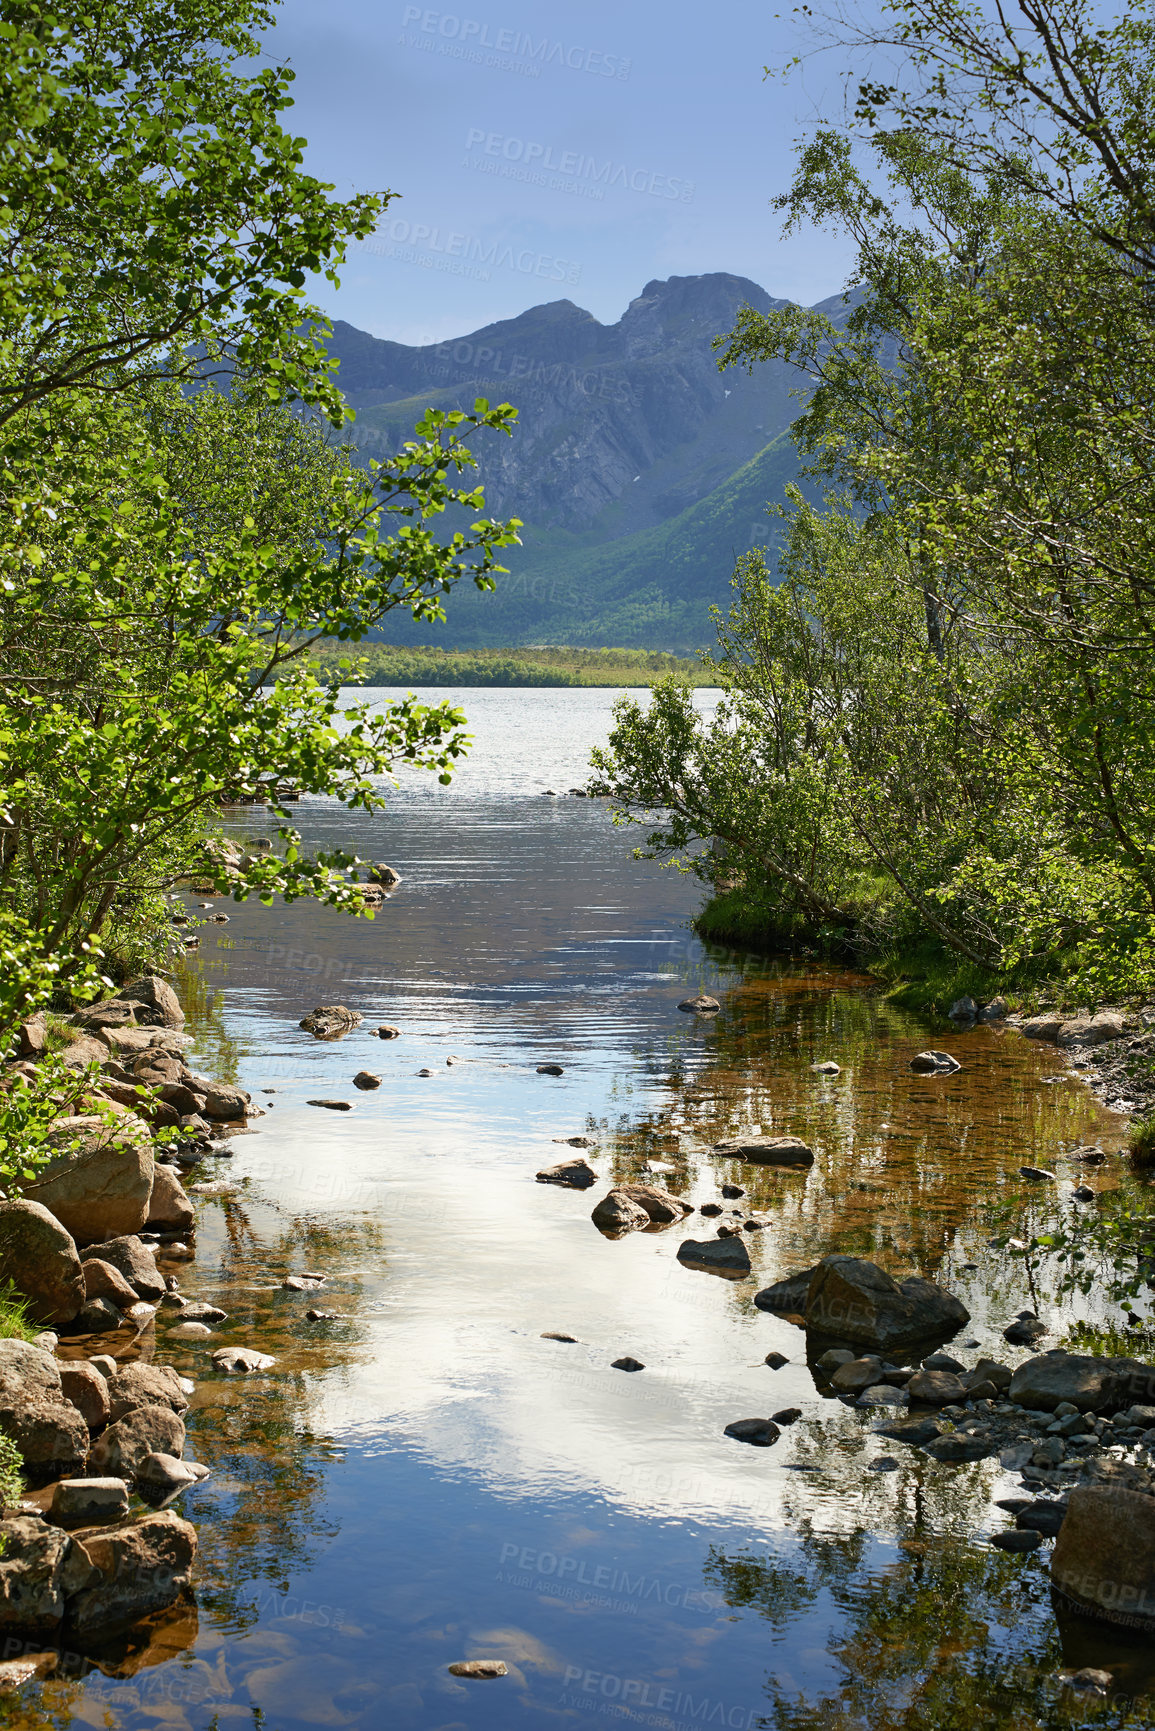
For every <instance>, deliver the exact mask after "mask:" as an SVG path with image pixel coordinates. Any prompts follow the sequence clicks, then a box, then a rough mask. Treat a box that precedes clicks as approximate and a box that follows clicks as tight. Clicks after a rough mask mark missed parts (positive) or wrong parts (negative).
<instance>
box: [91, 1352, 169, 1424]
mask: <svg viewBox="0 0 1155 1731" xmlns="http://www.w3.org/2000/svg"><path fill="white" fill-rule="evenodd" d="M108 1399H109V1407H110V1416H111V1417H112V1418H113V1419H122V1418H125V1417H127V1415H128V1414H129V1413H130V1412H136V1411H137V1410H138V1409H139V1408H140V1407H146V1406H167V1407H168V1408H169V1410H170V1411H171V1412H174V1413H176V1414H178V1416H179V1414H181V1413H183V1412H185V1411H186V1410H187V1408H188V1398H187V1396H186V1394H185V1392H184V1389H183V1388H182V1387H181V1379H180V1377H179V1376H178V1375H177V1373H176V1371H175V1370H173V1369H172V1367H171V1365H167V1364H163V1365H162V1364H144V1363H142V1362H139V1361H138V1362H137V1363H136V1364H126V1365H125V1366H124V1367H123V1369H120V1370H117V1371H116V1373H115V1374H114V1375H113V1376H111V1377H110V1378H109V1382H108Z"/></svg>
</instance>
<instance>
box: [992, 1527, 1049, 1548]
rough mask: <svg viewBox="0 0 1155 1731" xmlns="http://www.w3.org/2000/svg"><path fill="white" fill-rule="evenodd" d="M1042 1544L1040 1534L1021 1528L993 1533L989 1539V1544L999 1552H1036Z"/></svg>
mask: <svg viewBox="0 0 1155 1731" xmlns="http://www.w3.org/2000/svg"><path fill="white" fill-rule="evenodd" d="M1042 1542H1043V1535H1042V1533H1036V1532H1030V1531H1026V1530H1024V1529H1023V1528H1021V1527H1012V1528H1011V1529H1010V1531H1009V1532H1005V1533H994V1534H993V1535H992V1537H991V1544H992V1545H994V1546H996V1547H997V1549H998V1550H1000V1551H1015V1552H1021V1551H1037V1550H1038V1548H1039V1546H1040V1545H1041V1544H1042Z"/></svg>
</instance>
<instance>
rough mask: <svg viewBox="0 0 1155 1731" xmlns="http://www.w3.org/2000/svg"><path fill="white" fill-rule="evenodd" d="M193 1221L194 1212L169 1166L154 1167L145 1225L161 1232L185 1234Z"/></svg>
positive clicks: (194, 1218) (181, 1185)
mask: <svg viewBox="0 0 1155 1731" xmlns="http://www.w3.org/2000/svg"><path fill="white" fill-rule="evenodd" d="M195 1220H196V1210H195V1209H194V1208H193V1205H192V1203H191V1202H190V1201H189V1199H188V1197H187V1195H186V1194H185V1189H184V1185H183V1184H182V1183H181V1181H180V1179H179V1178H178V1177H177V1175H176V1173H175V1172H174V1171H173V1170H172V1168H171V1166H158V1167H156V1169H155V1171H154V1172H153V1176H152V1195H151V1197H150V1198H149V1204H148V1220H147V1222H146V1224H147V1225H149V1226H155V1227H156V1228H157V1230H158V1231H161V1232H187V1231H188V1230H189V1228H190V1227H191V1226H192V1225H193V1222H194V1221H195Z"/></svg>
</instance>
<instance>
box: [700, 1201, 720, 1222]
mask: <svg viewBox="0 0 1155 1731" xmlns="http://www.w3.org/2000/svg"><path fill="white" fill-rule="evenodd" d="M725 1212H726V1210H725V1209H724V1208H723V1207H722V1204H721V1203H720V1202H703V1204H702V1206H701V1208H700V1210H699V1213H701V1214H704V1215H705V1216H706V1218H707V1220H713V1219H714V1218H715V1216H716V1215H718V1214H724V1213H725Z"/></svg>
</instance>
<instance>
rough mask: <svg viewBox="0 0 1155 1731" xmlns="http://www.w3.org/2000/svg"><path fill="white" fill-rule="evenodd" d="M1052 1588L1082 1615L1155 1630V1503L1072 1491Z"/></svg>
mask: <svg viewBox="0 0 1155 1731" xmlns="http://www.w3.org/2000/svg"><path fill="white" fill-rule="evenodd" d="M1051 1585H1052V1587H1053V1588H1054V1589H1055V1590H1056V1591H1057V1592H1058V1593H1059V1594H1060V1595H1061V1597H1062V1599H1063V1600H1065V1601H1066V1602H1067V1603H1068V1605H1070V1606H1071V1607H1073V1608H1074V1609H1075V1610H1076V1611H1078V1612H1081V1613H1082V1614H1083V1615H1085V1616H1086V1615H1090V1616H1092V1617H1096V1618H1100V1619H1102V1620H1103V1621H1105V1622H1108V1623H1115V1624H1119V1625H1122V1626H1123V1627H1125V1628H1129V1629H1133V1630H1150V1629H1151V1628H1152V1627H1153V1626H1155V1497H1149V1496H1145V1495H1143V1493H1142V1492H1140V1491H1132V1490H1116V1489H1113V1488H1107V1487H1102V1488H1100V1487H1097V1486H1096V1487H1090V1486H1088V1487H1079V1488H1078V1489H1076V1490H1073V1491H1072V1492H1071V1495H1070V1499H1069V1501H1068V1505H1067V1515H1066V1519H1065V1520H1064V1522H1063V1524H1062V1527H1061V1528H1060V1530H1059V1536H1058V1538H1057V1540H1056V1542H1055V1549H1054V1554H1053V1556H1052V1558H1051Z"/></svg>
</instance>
